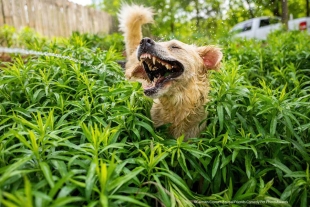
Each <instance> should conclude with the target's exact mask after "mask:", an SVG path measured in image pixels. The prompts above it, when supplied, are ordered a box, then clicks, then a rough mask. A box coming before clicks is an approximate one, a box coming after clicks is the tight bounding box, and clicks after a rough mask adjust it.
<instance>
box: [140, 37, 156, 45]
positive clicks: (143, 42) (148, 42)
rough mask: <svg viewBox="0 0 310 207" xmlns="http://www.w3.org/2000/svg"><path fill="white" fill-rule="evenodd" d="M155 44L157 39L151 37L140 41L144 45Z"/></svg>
mask: <svg viewBox="0 0 310 207" xmlns="http://www.w3.org/2000/svg"><path fill="white" fill-rule="evenodd" d="M154 44H155V41H154V40H152V39H151V38H149V37H145V38H143V39H142V40H141V42H140V45H143V46H152V45H154Z"/></svg>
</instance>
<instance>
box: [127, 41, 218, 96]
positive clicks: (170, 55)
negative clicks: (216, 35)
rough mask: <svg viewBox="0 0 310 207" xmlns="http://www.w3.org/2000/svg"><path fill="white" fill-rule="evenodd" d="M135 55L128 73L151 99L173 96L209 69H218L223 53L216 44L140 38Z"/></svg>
mask: <svg viewBox="0 0 310 207" xmlns="http://www.w3.org/2000/svg"><path fill="white" fill-rule="evenodd" d="M135 55H136V57H131V58H130V59H131V60H129V62H130V64H129V66H127V68H128V70H127V71H126V76H127V77H128V78H129V79H135V80H137V81H139V82H141V83H142V86H143V88H144V93H145V95H147V96H149V97H151V98H159V97H161V96H163V95H168V96H171V95H173V93H174V92H175V91H174V90H181V89H182V88H184V87H186V85H187V83H188V82H189V81H191V80H193V79H196V78H197V77H199V76H202V75H205V73H206V72H207V70H208V69H215V70H216V69H218V68H219V65H220V61H221V59H222V56H223V55H222V53H221V51H220V49H219V48H216V47H214V46H204V47H196V46H194V45H188V44H185V43H183V42H180V41H178V40H171V41H168V42H158V43H157V42H155V41H154V40H152V39H151V38H148V37H146V38H143V39H142V40H141V42H140V45H139V46H138V48H137V53H136V54H135Z"/></svg>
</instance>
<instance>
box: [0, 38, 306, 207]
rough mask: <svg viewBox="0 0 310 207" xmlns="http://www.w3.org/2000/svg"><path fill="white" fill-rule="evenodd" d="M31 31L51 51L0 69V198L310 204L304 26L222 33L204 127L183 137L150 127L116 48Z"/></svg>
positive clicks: (44, 202) (69, 202) (56, 202)
mask: <svg viewBox="0 0 310 207" xmlns="http://www.w3.org/2000/svg"><path fill="white" fill-rule="evenodd" d="M116 36H117V37H118V35H116ZM113 37H114V35H113V36H110V37H106V38H107V39H109V38H113ZM31 38H33V39H31V41H32V42H34V44H31V41H26V40H29V36H28V35H26V37H25V38H22V39H24V40H25V41H24V40H23V41H22V42H23V44H24V45H25V46H27V48H28V49H33V50H39V51H43V52H46V55H45V56H44V55H43V56H27V57H23V58H22V57H20V56H18V55H14V57H13V61H12V62H11V63H4V62H2V67H1V69H0V100H1V101H0V202H1V205H4V206H57V207H58V206H77V205H78V206H112V207H113V206H186V207H187V206H249V205H250V204H262V205H264V206H279V205H280V206H307V205H309V203H308V200H309V197H310V195H309V189H310V175H309V162H310V158H309V153H310V152H309V147H310V141H309V136H308V135H309V133H310V124H309V117H310V106H309V101H310V100H309V99H310V95H309V94H310V93H309V92H310V91H309V90H310V87H309V86H310V80H309V70H310V69H309V65H310V60H309V54H310V51H309V48H308V47H307V45H309V44H310V39H309V37H308V36H307V35H305V34H303V33H288V34H281V35H280V34H277V36H270V37H269V40H268V41H267V42H259V41H253V40H234V41H227V40H225V41H223V42H222V47H223V52H224V54H225V60H224V62H223V67H222V69H221V71H220V72H212V73H211V74H210V82H211V92H210V102H209V104H208V105H207V106H206V110H207V111H208V113H209V115H208V118H207V123H208V125H207V127H206V129H205V130H204V132H203V134H202V137H201V138H193V139H190V140H189V141H188V142H183V137H180V138H178V139H176V140H175V139H171V138H169V137H168V136H167V132H166V131H165V127H163V128H161V129H160V130H154V128H153V126H152V122H151V120H150V115H149V110H150V108H151V104H152V101H151V100H150V99H148V98H146V97H145V96H144V95H143V91H142V89H141V87H140V84H138V83H132V82H127V81H126V80H125V79H124V76H123V71H122V69H121V68H120V66H119V65H118V64H117V63H116V61H117V60H120V59H122V57H121V56H120V53H119V52H121V51H122V49H120V51H119V52H117V51H116V50H115V49H113V47H110V46H109V47H106V48H105V47H103V48H105V49H106V50H101V49H100V48H101V46H98V45H100V44H101V42H100V38H99V37H98V39H97V37H96V38H94V39H92V37H91V38H90V39H91V40H89V39H88V37H87V35H80V34H74V35H73V36H72V37H70V38H69V39H54V40H46V41H45V40H44V41H43V40H42V39H40V37H36V36H34V37H31ZM109 41H110V40H109ZM201 41H202V42H203V41H204V40H201ZM206 41H208V40H206ZM111 42H112V41H111ZM37 43H38V44H37ZM279 47H283V48H282V49H283V50H282V51H279ZM114 48H115V47H114ZM116 48H118V47H116ZM49 53H54V54H59V55H62V57H67V58H61V57H57V56H50V55H48V54H49ZM68 57H72V58H73V59H75V60H79V61H78V62H77V61H73V60H72V59H70V58H68Z"/></svg>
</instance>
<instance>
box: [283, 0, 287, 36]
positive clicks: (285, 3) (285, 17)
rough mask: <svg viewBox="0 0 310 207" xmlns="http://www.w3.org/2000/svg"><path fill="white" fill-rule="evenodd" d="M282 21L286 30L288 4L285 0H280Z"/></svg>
mask: <svg viewBox="0 0 310 207" xmlns="http://www.w3.org/2000/svg"><path fill="white" fill-rule="evenodd" d="M282 23H283V24H284V27H285V30H286V31H287V30H288V6H287V0H282Z"/></svg>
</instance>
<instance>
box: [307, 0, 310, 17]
mask: <svg viewBox="0 0 310 207" xmlns="http://www.w3.org/2000/svg"><path fill="white" fill-rule="evenodd" d="M309 2H310V0H306V16H307V17H310V7H309V4H310V3H309Z"/></svg>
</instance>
